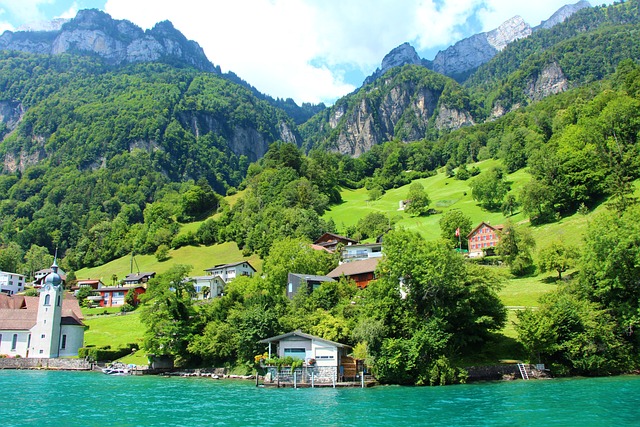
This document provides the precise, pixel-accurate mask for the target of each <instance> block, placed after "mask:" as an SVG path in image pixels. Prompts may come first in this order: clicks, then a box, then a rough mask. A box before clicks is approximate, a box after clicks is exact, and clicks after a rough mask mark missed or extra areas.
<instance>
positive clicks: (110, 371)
mask: <svg viewBox="0 0 640 427" xmlns="http://www.w3.org/2000/svg"><path fill="white" fill-rule="evenodd" d="M102 373H104V374H107V375H131V372H130V371H129V368H128V367H127V366H125V365H123V364H121V363H118V364H113V365H111V366H107V367H106V368H103V369H102Z"/></svg>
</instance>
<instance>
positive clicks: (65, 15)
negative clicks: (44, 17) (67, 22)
mask: <svg viewBox="0 0 640 427" xmlns="http://www.w3.org/2000/svg"><path fill="white" fill-rule="evenodd" d="M77 14H78V3H76V2H73V4H72V5H71V6H70V7H69V9H67V10H65V11H64V12H62V13H61V14H60V15H58V16H56V17H55V18H62V19H72V18H75V17H76V15H77Z"/></svg>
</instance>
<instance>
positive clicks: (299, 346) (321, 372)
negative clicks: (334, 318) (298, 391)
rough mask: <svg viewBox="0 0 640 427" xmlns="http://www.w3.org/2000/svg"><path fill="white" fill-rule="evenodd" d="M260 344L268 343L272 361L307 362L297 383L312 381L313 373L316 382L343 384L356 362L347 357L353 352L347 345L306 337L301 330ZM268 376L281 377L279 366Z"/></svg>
mask: <svg viewBox="0 0 640 427" xmlns="http://www.w3.org/2000/svg"><path fill="white" fill-rule="evenodd" d="M259 342H260V343H261V344H268V345H269V349H268V354H269V358H270V359H271V358H273V357H279V358H284V357H287V356H291V357H292V358H294V359H300V360H303V361H304V362H303V363H304V371H302V372H300V374H301V375H300V377H299V379H298V381H300V382H310V377H311V375H312V374H313V381H315V382H316V383H318V384H320V383H332V382H333V383H335V382H338V381H343V380H344V377H345V376H346V373H345V370H346V369H345V368H346V366H345V365H347V366H351V363H353V359H351V358H350V357H347V352H348V351H349V350H350V349H351V347H350V346H348V345H346V344H341V343H338V342H334V341H329V340H325V339H323V338H320V337H316V336H314V335H309V334H305V333H303V332H302V331H300V330H297V331H294V332H289V333H286V334H283V335H278V336H276V337H272V338H267V339H263V340H261V341H259ZM267 371H268V374H267V377H269V378H271V381H273V378H275V377H277V376H278V375H280V374H281V373H282V372H278V370H277V367H275V366H269V367H267ZM350 375H351V376H353V378H352V379H354V380H355V376H356V369H355V367H354V369H353V373H351V374H350Z"/></svg>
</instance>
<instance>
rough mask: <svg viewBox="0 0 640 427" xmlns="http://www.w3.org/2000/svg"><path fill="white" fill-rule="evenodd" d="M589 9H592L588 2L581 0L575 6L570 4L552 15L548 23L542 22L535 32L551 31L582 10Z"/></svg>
mask: <svg viewBox="0 0 640 427" xmlns="http://www.w3.org/2000/svg"><path fill="white" fill-rule="evenodd" d="M588 7H591V4H590V3H589V2H588V1H586V0H580V1H579V2H577V3H575V4H568V5H565V6H562V7H561V8H560V9H558V10H557V11H556V12H555V13H554V14H553V15H551V17H550V18H549V19H547V20H546V21H542V22H541V23H540V25H538V26H537V27H535V28H534V31H535V30H539V29H545V30H546V29H549V28H551V27H553V26H554V25H557V24H560V23H562V22H564V20H565V19H567V18H569V17H570V16H571V15H573V14H574V13H576V12H577V11H579V10H580V9H585V8H588Z"/></svg>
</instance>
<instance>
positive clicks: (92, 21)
mask: <svg viewBox="0 0 640 427" xmlns="http://www.w3.org/2000/svg"><path fill="white" fill-rule="evenodd" d="M60 23H61V24H62V25H59V24H60ZM58 27H59V28H58ZM42 28H43V26H42V25H39V26H38V27H36V29H38V31H16V32H11V31H5V32H4V33H3V34H2V36H0V50H14V51H20V52H28V53H35V54H50V55H58V54H61V53H79V54H84V55H97V56H99V57H101V58H103V59H104V60H105V61H107V63H109V64H112V65H122V64H127V63H138V62H149V61H164V62H169V63H176V64H182V65H188V66H192V67H195V68H197V69H199V70H202V71H208V72H217V73H219V72H220V69H219V68H216V67H214V65H213V64H212V63H211V62H210V61H209V60H208V59H207V57H206V55H205V54H204V51H203V50H202V48H201V47H200V45H198V43H196V42H194V41H191V40H187V39H186V38H185V37H184V35H182V33H180V32H179V31H178V30H176V29H175V28H174V27H173V25H172V24H171V22H169V21H164V22H160V23H158V24H156V25H155V26H154V27H153V28H152V29H150V30H147V31H143V30H142V29H141V28H140V27H137V26H136V25H134V24H132V23H131V22H129V21H126V20H114V19H112V18H111V16H110V15H108V14H106V13H104V12H102V11H99V10H96V9H88V10H81V11H79V12H78V14H77V15H76V17H75V18H74V19H72V20H70V21H68V22H64V23H62V22H61V21H57V23H55V25H51V26H49V28H52V30H49V28H47V26H45V27H44V29H45V30H44V31H42V30H41V29H42Z"/></svg>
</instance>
